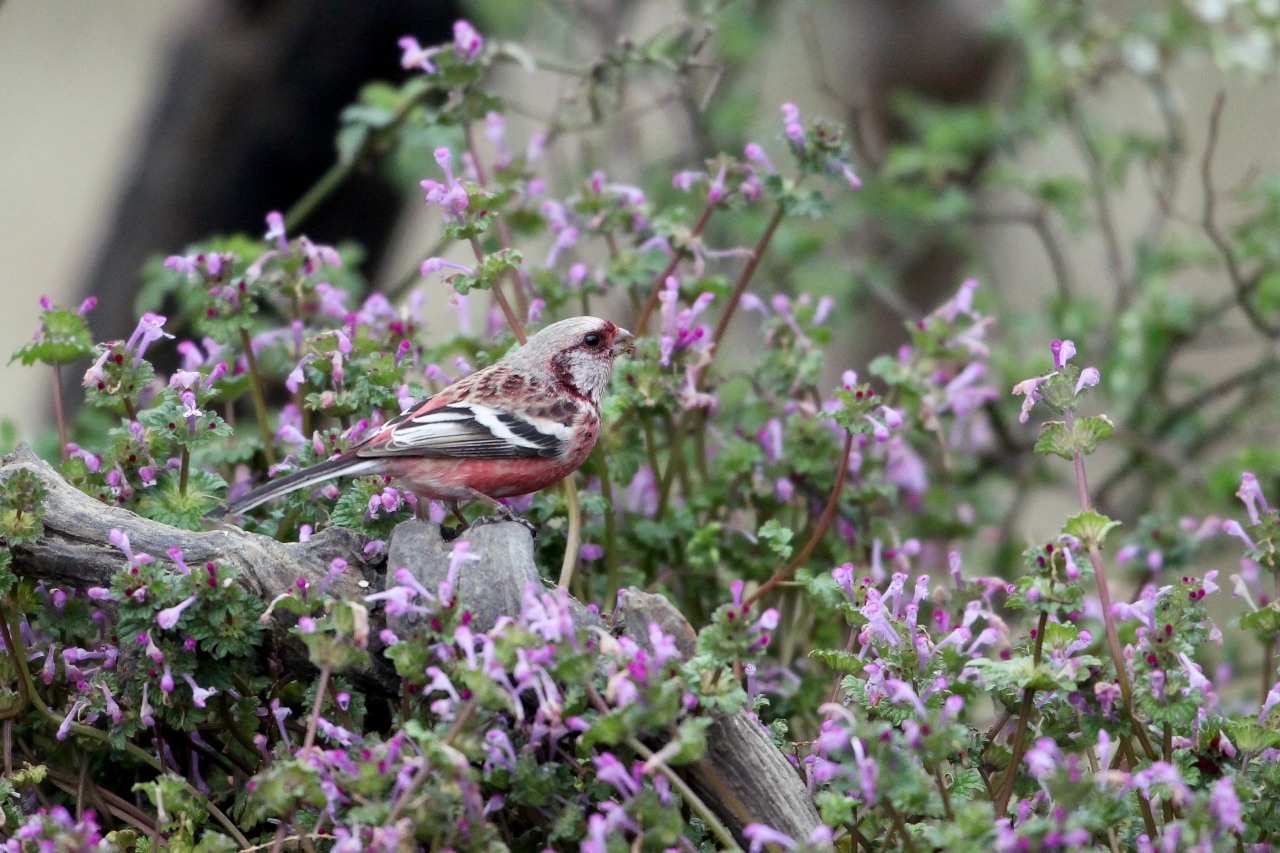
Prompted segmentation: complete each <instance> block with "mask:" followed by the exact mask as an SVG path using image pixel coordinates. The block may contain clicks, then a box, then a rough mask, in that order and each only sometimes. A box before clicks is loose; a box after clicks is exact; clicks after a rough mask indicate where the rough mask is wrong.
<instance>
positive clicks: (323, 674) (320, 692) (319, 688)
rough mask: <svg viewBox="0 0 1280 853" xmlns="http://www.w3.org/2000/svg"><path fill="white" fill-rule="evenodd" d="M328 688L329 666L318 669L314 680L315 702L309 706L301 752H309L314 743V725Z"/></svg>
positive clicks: (317, 719) (318, 717)
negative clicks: (318, 671)
mask: <svg viewBox="0 0 1280 853" xmlns="http://www.w3.org/2000/svg"><path fill="white" fill-rule="evenodd" d="M328 687H329V665H328V664H325V665H324V666H322V667H320V677H319V678H318V679H317V680H316V700H315V702H313V703H312V704H311V719H309V720H307V735H306V737H304V738H303V740H302V752H304V753H307V752H310V751H311V747H313V746H315V743H316V725H317V723H318V721H319V719H320V709H321V708H322V707H324V693H325V690H327V689H328Z"/></svg>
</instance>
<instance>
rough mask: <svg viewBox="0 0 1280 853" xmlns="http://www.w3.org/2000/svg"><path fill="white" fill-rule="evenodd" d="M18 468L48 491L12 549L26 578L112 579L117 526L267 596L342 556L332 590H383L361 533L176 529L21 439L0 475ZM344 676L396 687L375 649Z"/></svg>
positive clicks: (303, 664) (348, 593)
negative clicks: (295, 538) (231, 574)
mask: <svg viewBox="0 0 1280 853" xmlns="http://www.w3.org/2000/svg"><path fill="white" fill-rule="evenodd" d="M20 470H27V471H30V472H31V473H32V474H34V475H35V476H36V477H37V478H38V479H39V480H40V482H41V483H43V484H44V486H45V489H46V490H47V497H46V498H45V501H44V504H43V506H42V507H41V509H42V510H43V516H42V518H41V524H42V525H43V527H44V534H43V535H42V536H41V537H40V538H39V539H37V540H36V541H35V542H32V543H28V544H25V545H18V546H16V547H15V548H13V570H14V572H15V573H16V574H18V575H20V576H23V577H30V578H39V579H42V580H45V581H47V582H48V583H51V584H53V585H62V586H67V587H71V588H74V589H87V588H89V587H92V586H107V585H109V584H110V583H111V578H112V577H113V576H114V575H115V573H116V572H118V571H119V570H120V567H121V566H122V565H123V564H124V556H123V555H122V554H121V553H120V550H119V549H117V548H116V547H115V546H114V545H111V544H110V542H109V539H108V537H109V535H110V533H111V530H112V528H116V529H119V530H121V531H123V532H124V533H127V534H128V536H129V541H130V544H131V546H132V548H133V550H134V552H135V553H136V552H146V553H148V554H152V555H155V556H157V557H159V558H163V555H165V554H167V553H168V551H169V549H170V548H172V547H175V546H176V547H178V548H181V549H182V553H183V556H184V558H185V559H186V561H187V562H188V563H196V564H198V563H203V562H206V561H209V560H219V559H225V560H229V561H231V562H233V563H235V564H236V565H237V566H239V567H240V583H242V584H243V585H244V586H245V587H246V588H247V589H248V590H249V591H250V592H252V593H253V594H254V595H255V596H258V597H259V598H261V599H263V600H264V601H270V600H271V599H272V598H274V597H275V596H277V595H279V594H280V593H282V592H285V591H287V590H288V589H289V588H290V587H291V586H292V585H293V584H294V583H295V582H296V581H297V579H298V578H306V579H307V580H308V581H310V582H312V583H318V582H320V581H322V580H324V577H325V575H326V573H327V572H328V567H329V564H330V563H331V562H333V560H334V558H335V557H341V558H342V559H344V560H346V561H347V569H346V571H344V572H342V573H341V574H339V575H338V576H337V577H335V578H334V579H333V581H332V583H331V584H330V586H329V590H330V592H332V593H333V594H334V595H335V596H337V597H339V598H360V597H362V596H364V595H367V594H368V593H369V592H371V591H374V590H378V589H381V588H382V572H383V569H384V565H383V563H382V561H381V559H379V558H376V557H375V558H370V557H368V556H366V555H365V553H364V545H365V539H364V537H363V536H361V535H360V534H359V533H357V532H356V531H354V530H348V529H346V528H342V527H330V528H328V529H326V530H324V531H323V532H321V533H318V534H316V535H315V536H312V537H311V538H310V539H308V540H307V541H306V542H293V543H285V542H277V541H276V540H274V539H272V538H270V537H268V536H261V535H259V534H257V533H246V532H245V531H243V530H241V529H240V528H238V527H233V526H230V525H224V526H222V527H220V528H218V529H216V530H209V531H204V532H199V531H190V530H181V529H179V528H176V527H170V526H169V525H167V524H161V523H160V522H158V521H152V520H151V519H148V518H143V517H142V516H140V515H138V514H136V513H132V512H129V511H128V510H126V509H121V508H119V507H113V506H107V505H106V504H104V503H101V502H99V501H97V500H94V499H93V498H91V497H89V496H88V495H86V494H85V493H83V492H81V491H80V490H79V489H77V488H75V487H74V486H72V485H71V484H70V483H68V482H67V481H66V480H64V479H62V476H61V475H60V474H59V473H58V472H57V471H56V470H54V468H53V466H52V465H50V464H49V463H47V462H45V461H44V460H43V459H40V458H39V457H38V456H36V455H35V454H34V453H32V452H31V448H30V447H28V446H27V445H26V444H22V445H19V446H18V449H17V450H15V451H14V452H13V453H11V454H9V455H8V456H5V457H4V458H3V460H0V480H3V479H5V478H7V477H8V476H9V475H10V474H12V473H14V472H17V471H20ZM291 619H292V617H289V621H291ZM280 627H283V624H281V625H280ZM281 651H282V654H283V656H284V663H285V665H286V666H288V667H289V668H290V669H293V670H295V671H307V670H310V669H311V668H312V667H311V665H310V662H309V660H308V658H307V652H306V648H305V647H304V646H303V645H302V643H300V642H296V641H286V642H283V643H282V645H281ZM347 675H348V677H350V678H351V680H352V683H353V684H355V685H356V686H357V687H359V688H360V689H361V690H367V691H372V692H376V693H378V694H381V695H393V694H395V693H396V692H397V690H398V684H399V680H398V679H397V678H396V676H395V672H394V670H393V669H392V667H391V664H390V662H388V661H387V660H385V659H384V658H382V657H381V656H380V655H377V654H374V655H372V656H371V660H370V663H369V665H368V666H367V667H364V668H362V669H359V670H357V671H354V672H350V673H347Z"/></svg>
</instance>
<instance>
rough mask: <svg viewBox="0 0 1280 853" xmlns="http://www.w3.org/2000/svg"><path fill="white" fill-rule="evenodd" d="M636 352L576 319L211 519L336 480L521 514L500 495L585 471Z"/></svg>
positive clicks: (620, 335)
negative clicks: (608, 403) (603, 417)
mask: <svg viewBox="0 0 1280 853" xmlns="http://www.w3.org/2000/svg"><path fill="white" fill-rule="evenodd" d="M634 352H635V336H634V335H632V334H631V333H630V332H628V331H627V330H626V329H623V328H620V327H619V326H617V325H615V324H614V323H612V322H610V321H608V320H602V319H600V318H598V317H571V318H569V319H567V320H560V321H559V322H556V323H552V324H551V325H549V326H547V327H546V328H544V329H542V330H540V331H539V332H538V333H537V334H535V335H533V336H532V337H531V338H529V340H528V342H527V343H525V344H524V346H522V347H520V348H519V349H517V350H516V351H515V352H513V353H511V354H510V355H508V356H507V357H506V358H504V359H502V360H501V361H498V362H496V363H494V364H492V365H490V366H489V367H486V368H483V369H482V370H478V371H476V372H475V373H472V374H470V375H468V376H466V377H464V378H463V379H460V380H458V381H457V382H455V383H453V384H452V385H450V386H448V387H447V388H445V389H444V390H442V391H440V392H439V393H438V394H435V395H434V396H432V397H429V398H427V399H426V400H423V401H421V402H418V403H415V404H413V405H411V406H409V407H408V408H406V409H405V410H404V411H403V412H401V413H400V414H399V415H398V416H397V417H395V418H392V419H391V420H389V421H387V422H386V423H384V424H383V425H382V426H381V427H379V428H378V429H377V430H376V431H375V432H374V433H373V434H372V435H370V436H369V437H368V438H366V439H365V440H364V441H362V442H360V443H359V444H357V445H354V446H352V447H350V448H348V449H346V450H344V451H342V452H341V453H339V454H337V455H336V456H334V457H332V458H331V459H327V460H325V461H324V462H320V463H318V464H316V465H312V466H310V467H308V468H304V469H302V470H300V471H295V472H293V473H291V474H287V475H285V476H283V477H279V478H277V479H275V480H272V481H270V482H268V483H265V484H264V485H262V486H259V487H258V488H256V489H253V490H252V491H250V492H248V493H246V494H245V495H242V496H241V497H239V498H237V499H236V500H234V501H230V502H228V503H226V504H224V505H222V506H220V507H218V508H217V509H215V510H213V511H212V512H211V513H209V517H210V518H211V519H215V520H216V519H220V518H223V517H226V516H235V515H239V514H241V513H244V512H246V511H248V510H251V509H253V508H254V507H257V506H260V505H262V504H264V503H267V502H268V501H272V500H275V499H276V498H279V497H282V496H284V495H286V494H288V493H290V492H293V491H297V490H298V489H305V488H309V487H313V486H318V485H319V484H321V483H324V482H327V481H329V480H332V479H335V478H338V477H362V476H370V475H376V476H383V477H388V478H390V479H391V480H393V481H396V482H398V484H399V485H400V486H401V487H403V488H405V489H407V490H408V491H410V492H412V493H413V494H414V496H415V497H416V498H418V499H419V502H420V506H425V502H426V500H428V499H429V500H438V501H442V502H443V503H444V504H445V506H446V507H448V508H449V510H450V511H451V512H452V513H453V514H454V515H455V516H456V517H457V518H458V520H459V521H461V522H462V524H463V527H464V528H465V527H466V526H467V521H466V519H465V517H464V516H463V515H462V513H461V511H460V509H459V505H460V504H461V503H464V502H474V501H480V502H483V503H486V504H488V505H489V506H490V507H492V508H493V509H494V511H495V512H496V513H497V515H496V516H494V517H489V516H486V517H484V518H483V519H477V521H478V522H479V521H482V520H483V521H496V520H510V521H517V522H520V523H523V524H525V526H526V527H529V528H530V530H532V526H531V525H529V524H528V523H527V522H525V521H524V520H523V519H521V518H518V517H517V516H516V515H515V514H514V513H513V512H512V511H511V510H510V508H509V507H507V506H506V505H504V504H503V503H501V502H500V500H499V499H500V498H508V497H516V496H518V495H526V494H530V493H532V492H536V491H539V490H541V489H545V488H547V487H548V486H551V485H554V484H556V483H558V482H560V481H561V480H563V479H564V478H565V477H567V476H569V475H570V474H572V473H573V472H574V471H576V470H577V469H578V466H580V465H581V464H582V463H583V462H584V461H586V458H587V455H588V454H589V453H591V449H592V448H593V447H594V446H595V443H596V439H597V438H599V436H600V397H601V395H602V394H603V393H604V390H605V387H606V386H607V385H608V383H609V375H610V373H611V372H612V369H613V363H614V360H615V359H616V358H617V357H618V356H619V355H622V354H623V353H627V354H633V353H634Z"/></svg>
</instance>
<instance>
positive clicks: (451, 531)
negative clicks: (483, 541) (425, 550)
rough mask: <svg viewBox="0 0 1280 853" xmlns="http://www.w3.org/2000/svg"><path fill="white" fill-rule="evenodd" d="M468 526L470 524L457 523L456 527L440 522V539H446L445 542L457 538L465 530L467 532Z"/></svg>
mask: <svg viewBox="0 0 1280 853" xmlns="http://www.w3.org/2000/svg"><path fill="white" fill-rule="evenodd" d="M470 526H471V525H469V524H459V525H457V526H456V527H450V526H449V525H447V524H444V523H441V525H440V538H441V539H443V540H444V541H446V542H452V541H453V540H455V539H457V538H458V537H459V536H461V535H462V534H464V533H466V532H467V528H468V527H470Z"/></svg>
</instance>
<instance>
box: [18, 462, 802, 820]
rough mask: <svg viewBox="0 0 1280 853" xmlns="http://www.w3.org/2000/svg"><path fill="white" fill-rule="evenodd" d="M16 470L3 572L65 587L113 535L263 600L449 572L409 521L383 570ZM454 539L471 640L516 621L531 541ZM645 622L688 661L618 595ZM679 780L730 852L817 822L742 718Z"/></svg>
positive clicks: (357, 542)
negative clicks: (404, 573)
mask: <svg viewBox="0 0 1280 853" xmlns="http://www.w3.org/2000/svg"><path fill="white" fill-rule="evenodd" d="M23 469H25V470H29V471H31V472H32V473H33V474H34V475H35V476H36V477H38V478H39V479H40V481H41V482H42V483H44V485H45V486H46V487H47V489H48V497H47V498H46V501H45V503H44V506H43V517H42V523H43V526H44V534H43V535H42V536H41V537H40V538H39V539H38V540H37V541H36V542H34V543H31V544H27V545H21V546H18V547H15V548H14V549H13V554H14V563H13V566H14V570H15V571H16V572H17V573H18V574H20V575H23V576H26V577H33V578H42V579H44V580H46V581H48V582H51V583H54V584H62V585H65V586H69V587H75V588H80V589H84V588H87V587H91V586H105V585H107V584H109V583H110V582H111V578H112V576H113V575H114V574H115V573H116V572H117V571H118V570H119V569H120V566H121V565H122V560H123V557H122V555H121V553H120V552H119V551H118V550H117V549H116V548H115V547H113V546H111V545H110V544H108V538H107V537H108V535H109V533H110V531H111V529H112V528H118V529H120V530H122V531H124V532H125V533H127V534H128V535H129V538H130V540H131V542H132V545H133V548H134V549H135V550H136V551H146V552H148V553H151V554H157V555H159V554H165V553H167V551H168V549H169V548H171V547H174V546H177V547H179V548H181V549H182V550H183V553H184V555H185V557H186V559H187V560H188V561H191V562H203V561H205V560H212V559H226V560H230V561H233V562H235V563H236V564H237V565H239V566H240V568H241V575H240V581H241V583H243V584H244V585H245V586H246V587H247V588H248V589H250V590H251V591H252V592H253V593H254V594H255V595H259V596H261V597H262V598H264V599H265V600H270V599H271V598H274V597H275V596H276V595H278V594H280V593H281V592H284V591H286V590H288V589H289V588H290V587H291V586H292V585H293V584H294V583H295V582H296V580H297V579H298V578H300V577H301V578H306V579H307V580H310V581H313V582H318V581H320V580H321V579H323V578H324V576H325V574H326V573H327V571H328V566H329V564H330V562H332V560H333V559H334V558H335V557H341V558H343V559H344V560H346V561H347V564H348V569H347V570H346V571H345V572H343V573H341V574H340V575H338V576H337V577H336V578H335V579H334V580H333V582H332V583H331V585H330V587H329V591H330V592H331V593H333V594H334V595H336V596H338V597H342V598H361V597H363V596H364V595H366V594H368V593H369V592H370V591H374V590H379V589H382V588H384V586H385V585H387V584H394V583H395V581H394V578H393V574H394V573H393V572H388V571H386V569H387V568H388V567H390V568H395V569H398V568H400V567H404V568H406V569H408V570H409V571H410V572H411V573H412V574H413V575H414V576H415V577H416V578H417V579H418V580H419V581H420V582H421V583H423V584H424V585H425V586H427V587H428V588H432V587H434V586H438V585H439V583H440V582H441V581H442V580H443V579H444V577H445V575H446V573H447V572H448V567H449V557H450V553H451V551H452V549H453V543H452V542H447V541H445V540H444V539H443V538H442V536H441V533H440V529H439V527H437V526H435V525H431V524H426V523H424V522H420V521H409V522H405V523H403V524H401V525H400V526H399V527H397V528H396V530H395V532H394V533H393V534H392V537H391V542H390V548H389V553H388V557H387V562H386V563H385V564H383V563H382V562H381V561H377V560H374V559H370V558H368V557H366V556H365V554H364V552H363V548H364V544H365V542H364V539H363V538H362V537H361V536H360V535H359V534H357V533H355V532H354V531H351V530H345V529H343V528H337V527H331V528H329V529H327V530H325V531H324V532H323V533H320V534H317V535H316V536H313V537H312V538H311V539H309V540H308V541H307V542H302V543H281V542H276V541H275V540H273V539H270V538H267V537H265V536H260V535H258V534H254V533H246V532H244V531H243V530H240V529H238V528H235V527H231V526H224V527H221V528H219V529H217V530H211V531H207V532H192V531H186V530H179V529H177V528H173V527H169V526H167V525H164V524H160V523H159V522H155V521H151V520H149V519H145V518H142V517H141V516H138V515H136V514H134V513H132V512H129V511H127V510H123V509H119V508H117V507H111V506H106V505H104V504H102V503H100V502H98V501H96V500H94V499H93V498H91V497H89V496H87V495H85V494H83V493H82V492H80V491H79V490H78V489H76V488H74V487H73V486H71V485H69V484H68V483H67V482H66V481H64V480H63V479H62V477H61V476H60V475H59V474H58V473H57V471H55V470H54V469H53V467H52V466H50V465H49V464H48V463H46V462H44V461H42V460H40V459H39V458H37V457H36V456H35V454H33V453H32V452H31V450H30V449H29V448H28V447H26V446H25V445H23V446H21V447H19V448H18V450H17V451H15V452H14V453H12V454H10V455H8V456H6V457H4V458H3V460H0V480H3V479H4V478H6V477H7V476H9V475H10V474H11V473H13V472H15V471H18V470H23ZM465 537H466V539H467V541H468V542H469V543H470V548H471V550H472V551H473V552H474V553H475V554H476V555H478V556H479V557H480V559H478V560H475V561H468V562H467V563H466V564H465V565H464V567H463V568H462V570H461V571H460V573H459V575H458V578H457V587H456V589H457V592H458V595H459V597H460V598H461V599H462V600H463V601H464V602H466V607H467V609H468V610H470V611H471V614H472V622H471V625H472V628H473V630H477V631H485V630H488V629H490V628H491V627H493V625H494V624H495V623H496V621H497V620H498V618H499V617H501V616H503V615H514V614H518V613H519V612H520V606H521V602H522V601H523V599H524V595H525V590H526V588H527V587H528V585H529V584H531V583H532V584H537V585H547V582H546V581H544V580H543V579H542V577H541V575H540V574H539V572H538V567H537V564H536V563H535V562H534V557H533V540H532V538H531V537H530V536H529V534H528V532H527V531H526V530H525V529H524V528H523V527H522V526H520V525H518V524H492V525H482V526H480V527H474V528H472V529H471V530H469V531H467V533H466V534H465ZM573 607H574V621H575V623H576V625H577V626H578V627H579V628H600V629H604V628H606V623H605V622H604V620H602V619H601V618H600V616H598V615H597V614H596V613H594V612H592V611H591V610H589V609H588V608H586V607H585V606H583V605H582V604H580V603H578V602H576V601H575V602H574V604H573ZM650 623H657V624H658V626H659V627H660V628H661V629H662V630H663V631H664V632H665V633H667V634H670V635H672V636H673V637H675V639H676V643H677V646H678V648H679V649H680V651H681V653H682V654H683V655H684V656H685V657H688V656H690V655H691V654H692V653H693V649H694V640H695V633H694V631H693V628H692V627H691V626H690V625H689V622H688V621H687V620H686V619H685V618H684V617H683V616H682V615H681V614H680V612H679V611H678V610H677V609H676V608H675V607H674V606H673V605H672V604H671V603H670V602H668V601H667V600H666V599H665V598H662V597H661V596H656V595H649V594H646V593H644V592H641V591H639V590H635V589H632V590H627V591H626V593H625V594H624V595H623V596H622V597H621V602H620V604H619V607H618V612H617V614H616V615H615V619H614V625H615V627H616V628H619V629H620V630H621V631H622V632H623V633H625V634H626V635H627V636H629V637H631V639H633V640H634V641H635V642H636V643H638V644H640V645H642V646H648V645H649V633H648V628H649V625H650ZM392 627H393V628H394V627H395V625H394V624H393V625H392ZM374 635H375V636H376V631H375V632H374ZM283 651H284V654H285V664H286V666H290V667H293V668H306V669H310V668H311V667H310V665H309V663H308V662H307V658H306V653H305V651H304V650H303V649H302V647H301V644H300V643H293V642H289V643H285V644H284V646H283ZM348 675H349V677H351V678H352V681H353V683H354V684H355V685H356V686H357V687H359V688H360V689H363V690H369V691H376V692H378V693H381V694H384V695H389V694H394V692H395V691H396V689H397V684H398V682H397V679H396V678H395V675H394V673H393V672H392V670H391V667H390V664H389V663H388V662H387V661H386V660H385V659H384V658H382V657H381V656H380V655H378V654H376V651H375V654H374V655H373V658H372V660H371V662H370V664H369V666H368V667H367V668H366V669H365V670H362V671H360V672H357V673H349V674H348ZM678 769H679V770H680V772H681V773H682V774H683V775H685V777H686V778H687V780H688V782H689V784H690V785H691V786H692V787H693V789H694V790H695V791H696V792H697V793H698V796H699V797H701V798H702V799H703V800H704V802H706V804H707V806H708V807H709V808H710V809H711V810H712V811H713V812H715V814H716V815H717V817H719V818H720V819H721V820H722V821H723V822H724V824H725V825H726V826H727V827H728V828H729V829H730V830H731V831H732V832H733V833H734V835H735V836H737V837H738V839H739V840H740V841H741V840H743V836H742V829H743V827H745V826H746V825H747V824H748V823H757V822H758V823H765V824H768V825H769V826H772V827H773V828H775V829H777V830H780V831H782V832H786V833H787V834H788V835H791V836H792V837H795V838H807V837H808V836H809V833H810V832H811V831H812V830H813V829H814V828H815V827H817V826H818V825H819V823H820V821H819V818H818V815H817V812H816V810H815V809H814V806H813V802H812V800H811V799H810V797H809V794H808V791H807V789H806V788H805V785H804V784H803V783H802V782H801V780H800V778H799V776H798V775H797V774H796V771H795V769H794V768H793V767H792V766H791V765H790V763H789V762H788V761H787V759H786V757H785V756H784V755H783V754H782V753H781V752H779V751H778V749H777V747H775V746H774V745H773V742H772V740H771V739H770V737H769V735H768V732H766V731H765V728H764V726H763V725H761V723H760V721H759V720H758V719H757V718H756V717H755V715H754V714H751V713H750V712H748V711H746V710H743V711H741V712H739V713H738V714H735V715H717V716H716V717H715V719H714V721H713V723H712V725H711V727H710V728H709V729H708V732H707V754H706V756H704V757H703V758H702V759H701V760H699V761H697V762H695V763H693V764H691V765H689V766H687V767H683V768H678Z"/></svg>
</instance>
